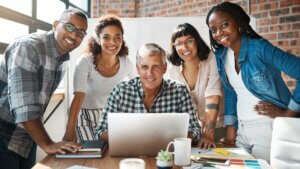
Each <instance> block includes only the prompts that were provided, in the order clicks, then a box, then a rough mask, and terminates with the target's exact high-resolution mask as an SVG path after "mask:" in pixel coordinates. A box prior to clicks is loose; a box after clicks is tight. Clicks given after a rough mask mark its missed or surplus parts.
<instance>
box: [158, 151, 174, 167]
mask: <svg viewBox="0 0 300 169" xmlns="http://www.w3.org/2000/svg"><path fill="white" fill-rule="evenodd" d="M156 160H157V161H156V165H157V168H158V169H171V168H172V165H173V155H172V153H171V152H169V151H163V150H160V152H159V153H158V154H157V157H156Z"/></svg>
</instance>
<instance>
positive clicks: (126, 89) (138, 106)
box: [95, 77, 201, 140]
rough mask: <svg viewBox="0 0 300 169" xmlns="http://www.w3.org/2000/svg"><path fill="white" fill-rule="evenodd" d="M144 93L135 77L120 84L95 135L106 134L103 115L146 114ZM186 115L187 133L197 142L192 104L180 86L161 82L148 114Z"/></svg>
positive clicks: (197, 125)
mask: <svg viewBox="0 0 300 169" xmlns="http://www.w3.org/2000/svg"><path fill="white" fill-rule="evenodd" d="M143 98H144V91H143V88H142V83H141V80H140V78H139V77H136V78H133V79H131V80H130V81H127V82H122V83H120V84H119V85H118V86H117V87H115V88H114V89H113V91H112V93H111V94H110V96H109V98H108V101H107V105H106V106H105V108H104V109H103V111H102V114H101V116H100V119H99V121H98V124H97V127H96V131H95V135H96V136H98V135H101V134H102V133H103V132H104V131H107V113H115V112H124V113H148V111H147V109H146V107H145V106H144V100H143ZM172 112H176V113H188V114H189V115H190V122H189V131H191V132H192V133H193V135H194V138H196V139H197V140H199V139H200V135H201V133H200V131H201V130H200V129H201V128H200V125H199V123H198V122H197V120H196V116H195V114H194V113H193V106H192V101H191V98H190V96H189V93H188V91H187V89H186V87H185V86H184V85H181V84H179V83H176V82H174V81H171V80H163V84H162V87H161V89H160V92H159V93H158V95H157V96H156V98H155V100H154V103H153V105H152V107H151V108H150V110H149V113H172Z"/></svg>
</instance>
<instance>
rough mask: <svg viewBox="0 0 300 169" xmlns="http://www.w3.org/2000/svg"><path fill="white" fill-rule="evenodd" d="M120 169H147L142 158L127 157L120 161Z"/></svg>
mask: <svg viewBox="0 0 300 169" xmlns="http://www.w3.org/2000/svg"><path fill="white" fill-rule="evenodd" d="M119 167H120V169H145V161H144V160H143V159H140V158H126V159H123V160H121V161H120V163H119Z"/></svg>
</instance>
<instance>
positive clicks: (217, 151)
mask: <svg viewBox="0 0 300 169" xmlns="http://www.w3.org/2000/svg"><path fill="white" fill-rule="evenodd" d="M213 151H214V152H216V153H219V154H222V155H229V154H230V151H228V150H226V149H223V148H215V149H214V150H213Z"/></svg>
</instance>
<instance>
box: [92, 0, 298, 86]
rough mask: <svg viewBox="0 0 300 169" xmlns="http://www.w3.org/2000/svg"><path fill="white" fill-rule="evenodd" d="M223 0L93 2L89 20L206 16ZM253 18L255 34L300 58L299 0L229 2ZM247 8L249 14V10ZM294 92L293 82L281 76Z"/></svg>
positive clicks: (106, 0)
mask: <svg viewBox="0 0 300 169" xmlns="http://www.w3.org/2000/svg"><path fill="white" fill-rule="evenodd" d="M222 1H224V0H93V2H92V5H93V7H92V9H93V10H92V11H93V13H92V17H94V18H96V17H99V16H101V15H103V14H107V13H111V14H116V15H118V16H120V17H152V16H166V17H167V16H206V14H207V11H208V10H209V9H210V8H211V6H212V5H214V4H217V3H220V2H222ZM231 2H235V3H238V4H240V5H241V6H242V7H243V8H244V9H245V11H247V12H248V13H250V15H251V16H253V17H255V18H256V21H257V23H256V26H257V28H256V31H257V32H258V33H259V34H260V35H262V36H263V37H264V38H266V39H268V40H269V41H270V42H271V43H273V44H274V45H275V46H277V47H279V48H281V49H282V50H284V51H287V52H290V53H293V54H295V55H297V56H300V0H232V1H231ZM249 7H250V11H249V9H248V8H249ZM283 77H284V78H285V81H286V83H287V85H288V86H289V88H290V89H291V90H293V88H294V87H295V84H296V82H295V80H294V79H291V78H290V77H288V76H286V75H284V74H283Z"/></svg>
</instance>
